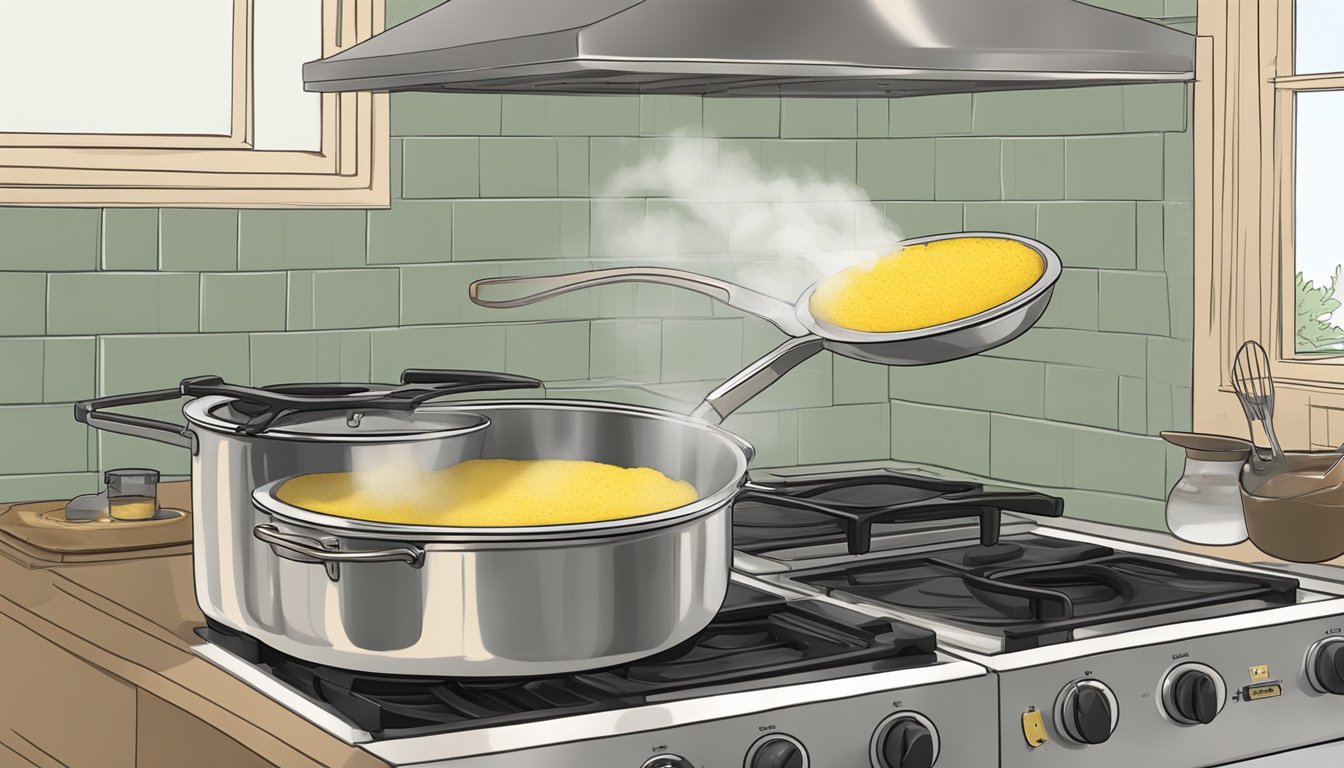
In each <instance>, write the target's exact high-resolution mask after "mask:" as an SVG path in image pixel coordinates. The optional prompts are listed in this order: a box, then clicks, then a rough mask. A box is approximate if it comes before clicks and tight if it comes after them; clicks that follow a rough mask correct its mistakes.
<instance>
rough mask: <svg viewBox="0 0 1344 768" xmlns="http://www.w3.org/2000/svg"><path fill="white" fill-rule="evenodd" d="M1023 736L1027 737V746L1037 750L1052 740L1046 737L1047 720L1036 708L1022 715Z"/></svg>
mask: <svg viewBox="0 0 1344 768" xmlns="http://www.w3.org/2000/svg"><path fill="white" fill-rule="evenodd" d="M1022 735H1023V736H1025V737H1027V746H1029V747H1031V748H1032V749H1035V748H1036V747H1039V746H1041V745H1042V744H1044V743H1045V742H1047V741H1049V740H1050V737H1049V736H1047V735H1045V719H1044V718H1043V717H1041V713H1040V711H1039V710H1038V709H1036V708H1035V707H1031V708H1029V709H1027V711H1026V712H1023V713H1022Z"/></svg>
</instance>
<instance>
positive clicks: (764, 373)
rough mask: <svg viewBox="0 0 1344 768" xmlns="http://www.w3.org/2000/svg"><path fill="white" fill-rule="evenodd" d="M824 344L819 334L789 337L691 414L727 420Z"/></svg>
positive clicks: (732, 379)
mask: <svg viewBox="0 0 1344 768" xmlns="http://www.w3.org/2000/svg"><path fill="white" fill-rule="evenodd" d="M823 346H825V342H824V341H822V339H821V338H820V337H818V336H804V337H802V338H799V339H789V340H788V341H786V342H784V343H783V344H780V345H779V346H778V347H775V348H774V349H772V350H770V351H769V352H767V353H766V354H765V356H764V357H762V358H761V359H759V360H757V361H756V362H754V363H752V364H751V365H749V366H747V367H746V368H743V369H742V371H741V372H739V373H738V374H736V375H734V376H733V377H732V378H731V379H729V380H727V381H725V382H724V383H722V384H720V385H719V386H718V387H717V388H715V389H714V391H713V392H710V393H709V394H708V395H705V399H704V401H703V402H701V403H700V405H699V407H697V408H696V409H695V410H694V411H692V412H691V415H692V416H694V417H695V418H697V419H702V420H704V421H709V422H712V423H715V424H717V423H719V422H721V421H723V420H724V419H726V418H728V416H729V415H731V414H732V413H733V411H736V410H737V409H738V408H741V407H742V406H743V405H745V404H746V403H747V401H749V400H751V399H752V398H753V397H755V396H757V395H759V394H761V393H762V392H764V391H765V390H766V389H767V388H768V387H769V386H770V385H771V384H774V383H775V382H776V381H779V380H780V379H781V378H783V376H784V374H786V373H788V372H789V371H791V370H793V369H794V368H797V367H798V366H799V365H801V364H802V363H803V362H804V361H806V360H807V359H808V358H810V357H812V356H813V355H815V354H817V353H818V352H820V351H821V350H822V348H823Z"/></svg>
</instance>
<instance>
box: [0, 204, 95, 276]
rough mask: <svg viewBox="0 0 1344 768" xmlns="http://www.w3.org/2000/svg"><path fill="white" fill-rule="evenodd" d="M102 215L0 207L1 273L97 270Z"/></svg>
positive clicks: (62, 210) (68, 210)
mask: <svg viewBox="0 0 1344 768" xmlns="http://www.w3.org/2000/svg"><path fill="white" fill-rule="evenodd" d="M100 222H101V216H100V212H99V211H91V210H85V209H79V208H5V207H0V273H3V272H4V271H6V270H16V271H32V272H55V271H58V270H61V271H72V272H78V271H82V270H92V269H97V268H98V240H99V237H98V234H99V233H98V230H99V227H100V226H101V223H100Z"/></svg>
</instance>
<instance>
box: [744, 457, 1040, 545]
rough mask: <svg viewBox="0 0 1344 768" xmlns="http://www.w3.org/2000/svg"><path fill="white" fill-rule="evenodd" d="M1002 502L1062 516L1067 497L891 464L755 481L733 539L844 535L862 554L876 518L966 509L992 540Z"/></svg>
mask: <svg viewBox="0 0 1344 768" xmlns="http://www.w3.org/2000/svg"><path fill="white" fill-rule="evenodd" d="M1004 510H1009V511H1012V512H1021V513H1023V514H1029V515H1038V516H1042V517H1059V516H1060V515H1062V514H1063V513H1064V502H1063V500H1062V499H1059V498H1056V497H1054V496H1047V495H1044V494H1040V493H1029V492H998V491H987V490H985V489H984V487H983V486H981V485H979V484H977V483H967V482H955V481H940V480H931V479H929V478H925V477H919V476H917V475H908V474H902V473H900V472H890V471H883V472H876V473H874V472H864V473H859V474H852V475H829V476H828V475H820V476H811V477H797V478H790V479H785V480H776V481H772V482H769V483H761V482H755V481H753V482H749V483H747V484H746V486H744V487H743V489H742V491H740V492H739V493H738V495H737V498H736V500H735V502H734V505H733V547H734V549H738V550H741V551H743V552H748V553H760V552H765V551H769V550H778V549H784V548H788V547H792V546H810V545H815V544H819V543H825V542H828V541H844V542H845V544H846V546H847V547H848V549H849V553H850V554H852V555H862V554H866V553H867V552H868V550H869V549H870V548H871V545H872V537H873V530H874V527H876V526H882V525H887V524H895V525H901V524H909V523H917V522H928V521H934V520H953V519H957V518H968V517H969V518H978V519H979V521H980V543H981V544H984V545H985V546H992V545H994V544H997V543H998V540H999V528H1000V524H1001V522H1002V512H1003V511H1004Z"/></svg>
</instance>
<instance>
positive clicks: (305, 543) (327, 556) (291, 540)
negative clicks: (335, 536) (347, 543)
mask: <svg viewBox="0 0 1344 768" xmlns="http://www.w3.org/2000/svg"><path fill="white" fill-rule="evenodd" d="M252 535H253V536H255V537H257V539H259V540H261V541H264V542H266V543H267V544H270V545H271V548H272V549H274V550H276V554H277V555H280V556H281V557H284V555H282V554H281V553H280V550H284V551H286V552H291V553H294V554H297V555H302V556H303V557H304V558H306V559H304V560H299V562H319V563H322V564H323V565H324V566H326V569H327V576H328V577H330V578H331V580H332V581H338V580H340V578H341V572H340V564H341V563H395V562H402V563H406V564H408V565H410V566H411V567H412V568H419V567H421V566H423V565H424V564H425V550H424V549H423V548H422V547H417V546H415V545H413V544H407V545H405V546H401V547H388V548H387V549H361V550H345V549H327V548H326V547H324V546H322V543H321V542H320V541H317V540H316V539H311V538H308V537H307V536H299V535H298V534H293V533H285V532H283V531H281V530H280V529H279V528H276V527H275V526H274V525H270V524H269V523H260V524H258V525H257V526H256V527H254V528H253V529H252ZM287 559H291V560H292V559H294V558H287Z"/></svg>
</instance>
